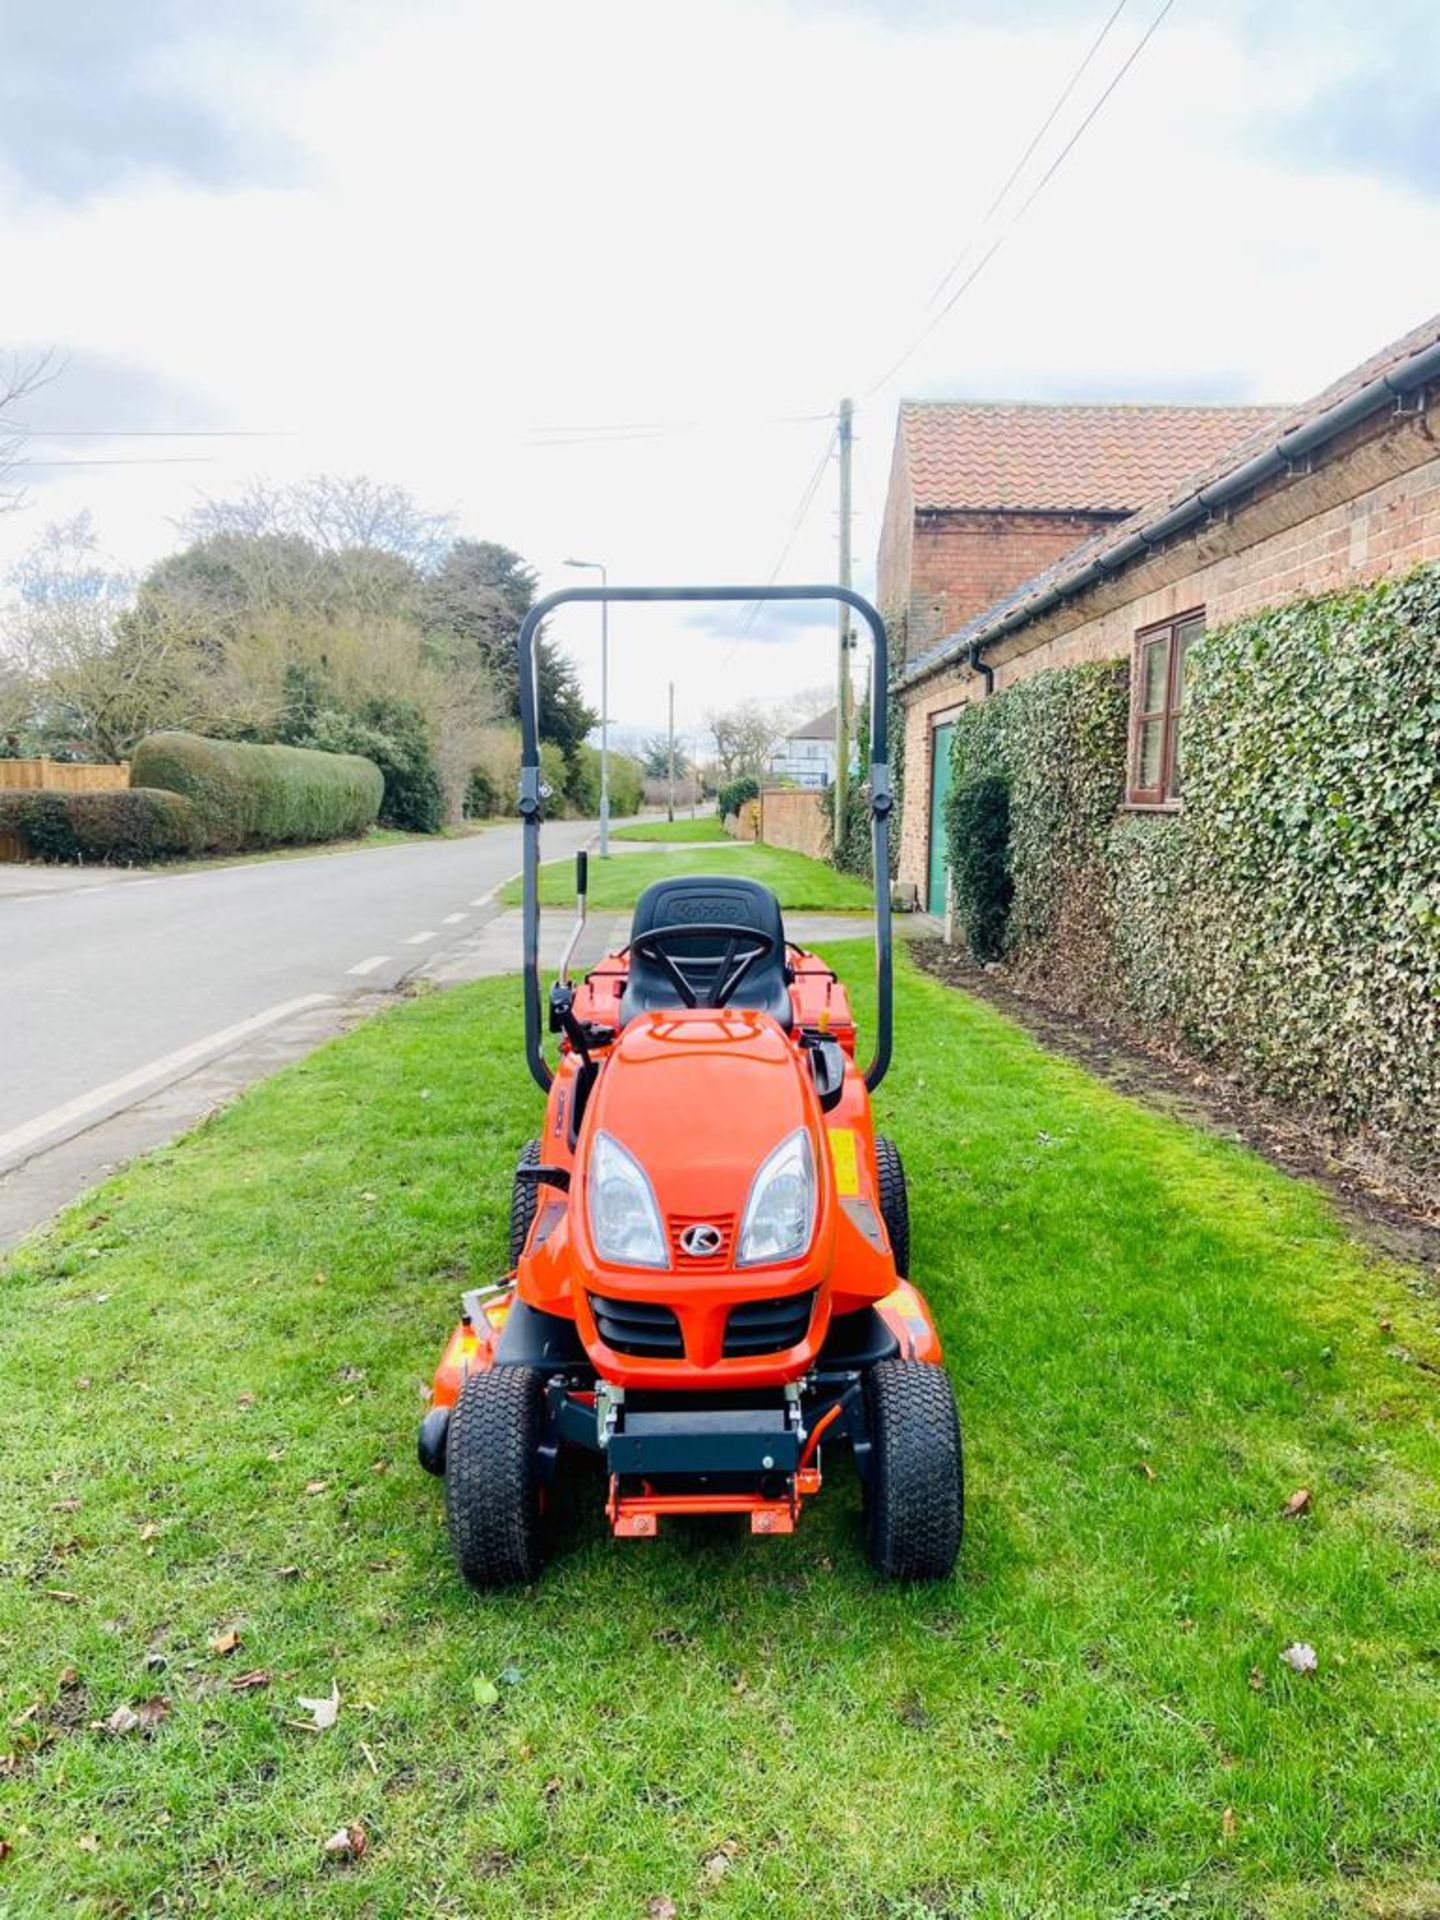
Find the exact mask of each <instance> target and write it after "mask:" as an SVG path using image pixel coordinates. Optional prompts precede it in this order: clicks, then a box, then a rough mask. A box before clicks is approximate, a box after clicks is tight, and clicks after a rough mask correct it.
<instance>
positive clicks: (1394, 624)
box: [950, 567, 1440, 1171]
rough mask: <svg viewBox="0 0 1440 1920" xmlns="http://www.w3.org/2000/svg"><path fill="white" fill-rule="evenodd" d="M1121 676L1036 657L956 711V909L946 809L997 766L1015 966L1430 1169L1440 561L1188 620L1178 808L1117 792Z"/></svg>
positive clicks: (1436, 1002)
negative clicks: (1250, 611)
mask: <svg viewBox="0 0 1440 1920" xmlns="http://www.w3.org/2000/svg"><path fill="white" fill-rule="evenodd" d="M1128 681H1129V672H1128V666H1127V664H1126V663H1124V662H1114V663H1107V664H1106V665H1104V666H1100V667H1081V668H1076V669H1073V670H1070V671H1055V672H1050V673H1043V674H1038V675H1036V676H1035V678H1034V679H1032V680H1029V681H1025V682H1022V683H1020V684H1019V685H1017V686H1015V687H1012V688H1008V689H1007V690H1006V691H1005V692H1003V693H1000V694H997V695H995V696H994V697H993V698H992V699H990V700H988V701H985V702H983V703H981V704H979V705H976V706H972V707H969V708H967V709H966V710H965V711H964V713H963V714H962V715H961V716H960V719H959V721H958V723H957V726H956V731H955V749H954V776H955V780H954V788H953V791H952V799H951V808H950V829H951V858H952V863H954V864H955V872H956V888H957V895H959V896H960V907H961V919H962V922H964V923H966V924H968V923H969V917H970V915H971V914H973V913H978V912H979V909H980V896H979V893H978V891H977V888H976V884H975V881H974V880H973V878H972V877H971V867H967V864H966V861H965V860H964V859H961V858H960V855H961V853H962V845H961V838H962V836H961V835H960V834H959V833H958V832H957V829H958V828H959V827H960V826H961V823H962V819H963V817H964V810H965V809H966V807H967V806H970V805H972V804H973V797H974V794H975V791H976V789H977V786H978V784H979V783H980V782H982V781H985V780H992V779H996V778H999V779H1003V780H1004V781H1005V782H1006V783H1007V784H1008V789H1009V820H1008V830H1007V831H1006V833H1005V836H1004V845H1003V848H1001V850H1000V857H1001V858H1003V862H1004V866H1005V870H1006V871H1007V873H1008V876H1009V879H1010V882H1011V886H1012V888H1013V900H1012V904H1011V907H1010V911H1009V914H1008V916H1007V918H1006V921H1005V926H1004V931H1003V936H1002V949H1003V953H1004V956H1005V958H1006V959H1007V961H1009V962H1010V963H1011V964H1012V965H1013V967H1014V968H1015V970H1016V972H1017V973H1018V974H1019V975H1020V976H1021V977H1022V978H1024V979H1027V980H1029V981H1031V982H1033V983H1034V984H1035V985H1037V986H1039V987H1041V988H1042V989H1043V990H1044V991H1046V992H1047V993H1049V994H1050V995H1051V996H1052V997H1055V998H1058V999H1060V1000H1061V1001H1062V1002H1063V1003H1065V1004H1068V1005H1071V1006H1074V1007H1077V1008H1080V1009H1083V1010H1085V1011H1089V1012H1094V1013H1098V1014H1100V1015H1102V1016H1105V1017H1111V1018H1117V1019H1120V1020H1122V1021H1124V1022H1127V1023H1129V1024H1131V1025H1133V1026H1136V1027H1142V1028H1144V1029H1145V1030H1146V1031H1147V1033H1149V1034H1151V1035H1152V1036H1156V1035H1158V1036H1159V1037H1161V1038H1168V1039H1169V1040H1170V1041H1171V1042H1173V1043H1177V1044H1178V1045H1180V1046H1181V1047H1183V1048H1185V1049H1187V1050H1188V1051H1190V1052H1192V1053H1196V1054H1199V1055H1201V1056H1203V1057H1206V1058H1209V1059H1214V1060H1217V1061H1220V1062H1222V1063H1223V1064H1224V1065H1225V1066H1227V1067H1228V1068H1229V1069H1230V1070H1232V1071H1234V1072H1235V1073H1236V1074H1237V1075H1238V1077H1239V1078H1240V1079H1241V1080H1242V1081H1244V1082H1245V1083H1247V1084H1248V1085H1250V1086H1251V1087H1252V1088H1254V1089H1255V1090H1257V1091H1260V1092H1264V1093H1267V1094H1272V1095H1275V1096H1277V1097H1279V1098H1282V1099H1287V1100H1291V1101H1295V1102H1299V1103H1302V1104H1304V1105H1307V1106H1310V1107H1312V1108H1314V1109H1316V1110H1318V1111H1320V1112H1322V1113H1323V1114H1324V1115H1325V1116H1326V1117H1327V1118H1328V1120H1329V1121H1330V1122H1331V1124H1332V1125H1333V1126H1334V1127H1335V1128H1336V1129H1337V1130H1338V1131H1340V1132H1343V1133H1349V1134H1354V1135H1367V1136H1372V1137H1373V1138H1374V1139H1375V1140H1376V1141H1377V1142H1378V1143H1379V1144H1381V1145H1383V1146H1384V1147H1385V1148H1386V1150H1387V1151H1392V1152H1398V1153H1399V1154H1400V1155H1401V1156H1402V1157H1404V1158H1406V1159H1408V1160H1410V1161H1411V1162H1412V1163H1414V1164H1416V1165H1419V1166H1420V1167H1421V1168H1422V1169H1423V1170H1426V1171H1440V569H1437V568H1434V567H1427V568H1422V569H1420V570H1419V571H1417V572H1415V573H1413V574H1411V575H1409V576H1407V577H1406V578H1404V579H1402V580H1392V581H1384V582H1381V583H1379V584H1378V585H1374V586H1370V587H1365V588H1361V589H1357V590H1353V591H1350V592H1346V593H1340V594H1330V595H1325V596H1322V597H1318V598H1312V599H1306V600H1299V601H1294V602H1292V603H1290V604H1288V605H1286V606H1283V607H1279V608H1275V609H1272V610H1270V611H1267V612H1263V613H1259V614H1255V615H1253V616H1250V617H1248V618H1245V619H1243V620H1238V621H1235V622H1233V623H1232V624H1230V625H1229V626H1226V627H1222V628H1217V629H1215V630H1214V631H1213V632H1210V633H1207V634H1205V635H1204V636H1203V637H1202V638H1201V639H1200V640H1199V641H1197V642H1196V643H1195V644H1194V646H1193V647H1192V650H1191V653H1190V655H1189V672H1188V682H1187V709H1186V713H1185V718H1184V723H1183V724H1184V745H1185V804H1184V809H1183V811H1182V812H1180V813H1177V814H1170V815H1146V814H1127V813H1125V812H1123V811H1122V810H1121V809H1120V802H1121V800H1122V798H1123V791H1124V778H1125V760H1126V745H1127V713H1128ZM998 831H999V829H998V828H997V829H996V833H997V834H998ZM992 838H993V836H992ZM990 851H991V853H992V855H993V854H994V852H995V847H994V846H993V845H992V846H991V849H990ZM970 853H971V856H972V858H971V866H972V867H973V854H974V849H973V847H972V848H971V850H970Z"/></svg>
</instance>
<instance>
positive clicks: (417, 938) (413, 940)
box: [405, 927, 435, 947]
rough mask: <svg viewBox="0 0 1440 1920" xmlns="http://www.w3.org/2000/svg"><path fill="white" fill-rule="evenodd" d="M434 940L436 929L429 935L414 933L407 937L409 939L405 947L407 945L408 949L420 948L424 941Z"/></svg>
mask: <svg viewBox="0 0 1440 1920" xmlns="http://www.w3.org/2000/svg"><path fill="white" fill-rule="evenodd" d="M434 938H435V931H434V929H433V927H432V928H431V930H430V932H429V933H412V934H410V935H409V936H408V937H407V939H406V941H405V945H406V946H407V947H418V946H420V945H421V944H422V943H423V942H424V941H426V940H433V939H434Z"/></svg>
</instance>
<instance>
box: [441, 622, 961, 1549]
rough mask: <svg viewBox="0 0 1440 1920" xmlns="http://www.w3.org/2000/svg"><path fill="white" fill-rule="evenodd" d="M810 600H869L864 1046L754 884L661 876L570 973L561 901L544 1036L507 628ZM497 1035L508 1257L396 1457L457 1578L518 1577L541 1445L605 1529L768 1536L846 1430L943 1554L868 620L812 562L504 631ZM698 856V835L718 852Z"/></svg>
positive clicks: (881, 652) (470, 1315)
mask: <svg viewBox="0 0 1440 1920" xmlns="http://www.w3.org/2000/svg"><path fill="white" fill-rule="evenodd" d="M811 598H821V599H831V600H839V601H843V602H845V603H846V604H847V605H849V606H851V607H853V608H854V609H855V610H856V611H857V612H858V613H860V614H861V615H862V616H863V617H864V618H865V620H866V621H868V623H869V626H870V629H871V633H872V635H873V637H874V649H875V651H874V662H873V666H872V672H871V687H872V689H873V712H872V716H871V731H870V738H871V742H872V746H873V760H872V764H871V768H870V787H869V805H870V813H871V820H872V841H873V851H874V871H875V874H876V876H877V880H876V888H875V920H876V952H877V961H878V965H877V974H878V980H877V985H878V994H877V1042H876V1048H875V1054H874V1057H873V1059H872V1060H871V1062H870V1064H869V1066H868V1068H866V1069H865V1070H864V1071H863V1072H862V1070H861V1069H860V1068H859V1067H857V1065H856V1063H855V1026H854V1022H853V1020H852V1018H851V1013H850V1004H849V1000H848V998H847V996H846V992H845V988H844V987H843V986H842V985H841V983H840V981H839V980H838V979H837V978H836V976H835V975H834V974H833V973H832V972H831V971H830V969H829V968H828V967H827V966H826V965H825V964H824V963H823V961H821V960H820V959H818V958H817V957H816V956H815V955H814V954H812V953H807V952H805V951H804V950H803V949H802V948H800V947H797V946H794V945H793V944H791V943H789V942H787V940H786V938H785V931H784V927H783V924H782V921H781V917H780V907H779V904H778V903H777V901H776V899H775V897H774V895H773V894H772V893H770V892H769V890H768V889H767V888H765V887H762V886H760V885H759V884H758V883H757V882H755V881H753V880H744V879H739V878H727V877H719V876H717V877H715V878H711V879H697V878H689V877H687V878H683V879H673V880H658V881H656V882H655V884H654V885H653V886H651V887H648V888H647V889H646V890H645V892H644V893H643V894H642V895H641V897H640V900H639V903H638V904H637V906H636V908H635V918H634V923H633V925H632V928H631V932H630V940H629V943H628V945H627V946H625V947H622V948H621V949H620V950H619V951H618V952H615V953H611V954H608V955H607V956H606V957H605V958H604V959H603V960H602V961H601V962H600V964H599V965H598V966H596V967H595V968H594V969H593V970H592V971H591V972H590V973H589V974H588V975H587V976H586V977H585V979H584V981H583V983H582V984H575V983H574V982H572V980H571V978H570V957H571V955H572V954H573V953H574V951H575V946H576V943H577V941H578V939H579V935H580V931H581V928H582V927H583V924H584V918H585V855H584V854H581V855H580V856H579V859H578V861H577V867H578V875H577V879H578V892H579V895H580V907H579V916H578V918H577V920H576V924H575V930H574V933H573V934H572V936H571V940H570V944H569V947H568V948H567V951H566V955H565V958H564V960H563V961H562V963H561V972H560V978H559V980H558V981H557V982H556V984H555V986H554V987H553V988H552V989H551V993H550V1001H549V1024H550V1030H551V1032H552V1033H556V1034H558V1035H559V1036H560V1044H559V1054H558V1059H557V1063H556V1065H555V1067H554V1068H553V1069H552V1068H551V1067H550V1066H549V1065H548V1064H547V1063H546V1060H545V1057H544V1050H543V1043H542V1039H541V998H540V972H539V932H540V905H539V873H538V870H539V858H540V849H539V841H540V819H541V810H542V798H543V792H544V790H543V789H542V787H541V784H540V753H539V739H538V733H537V724H536V723H537V713H536V697H537V696H536V679H535V638H536V632H537V629H538V627H539V623H540V621H541V620H542V619H543V618H544V617H545V616H546V615H547V614H548V613H549V612H550V611H551V610H552V609H553V608H554V607H556V606H558V605H560V604H561V603H563V602H568V601H577V600H578V601H595V600H603V599H608V600H612V601H630V602H634V601H657V600H658V601H691V600H731V601H751V600H799V599H811ZM519 648H520V688H521V738H522V769H521V790H520V812H521V815H522V819H523V822H524V842H525V888H524V975H523V985H524V1000H525V1046H526V1054H527V1058H528V1062H529V1066H530V1071H531V1073H532V1074H533V1076H534V1078H535V1080H536V1081H537V1082H538V1084H539V1085H540V1087H541V1088H542V1089H543V1090H544V1091H545V1093H546V1096H547V1098H546V1106H545V1120H544V1125H543V1127H542V1130H541V1133H540V1137H539V1138H538V1139H537V1140H532V1141H530V1143H529V1144H528V1145H527V1146H526V1147H525V1149H524V1151H523V1153H522V1154H521V1156H520V1164H519V1166H518V1167H517V1168H516V1171H515V1184H514V1193H513V1199H512V1203H511V1214H510V1260H511V1265H512V1268H513V1272H512V1273H510V1274H509V1275H508V1276H507V1277H506V1278H505V1279H504V1280H503V1281H500V1282H498V1283H497V1284H496V1285H495V1286H493V1287H490V1288H487V1289H481V1290H478V1291H475V1292H471V1293H467V1294H466V1295H465V1298H464V1303H463V1304H464V1313H463V1317H462V1319H461V1321H460V1324H459V1326H458V1327H457V1328H456V1329H455V1332H454V1334H453V1335H452V1336H451V1339H450V1343H449V1345H448V1346H447V1347H446V1349H445V1353H444V1356H443V1358H442V1359H441V1362H440V1366H439V1370H438V1372H437V1373H436V1375H435V1384H434V1389H433V1394H432V1399H431V1405H430V1408H429V1411H428V1412H427V1413H426V1415H425V1417H424V1419H423V1421H422V1422H421V1427H420V1459H421V1463H422V1464H423V1465H424V1466H425V1467H427V1468H428V1469H429V1470H430V1471H431V1472H434V1473H438V1474H443V1476H444V1479H445V1508H446V1514H447V1518H448V1523H449V1531H450V1540H451V1544H452V1546H453V1548H454V1552H455V1558H456V1560H457V1561H458V1563H459V1566H460V1571H461V1572H462V1573H463V1574H464V1576H465V1578H466V1579H467V1580H469V1581H471V1582H473V1584H474V1585H476V1586H479V1587H500V1586H505V1585H508V1584H510V1583H513V1582H516V1581H527V1580H531V1579H533V1578H534V1577H535V1575H536V1574H537V1573H538V1572H539V1569H540V1565H541V1561H542V1558H543V1551H544V1545H545V1534H546V1520H547V1505H548V1495H549V1490H550V1488H551V1485H552V1483H553V1481H554V1479H555V1476H556V1475H557V1473H560V1472H563V1470H564V1466H565V1458H566V1452H567V1450H568V1449H571V1448H577V1449H579V1448H583V1449H586V1450H588V1451H590V1452H592V1453H598V1454H599V1455H600V1456H601V1459H602V1461H603V1467H604V1473H605V1478H606V1485H607V1488H608V1494H607V1499H606V1507H605V1511H606V1516H607V1518H608V1519H609V1521H610V1524H611V1526H612V1527H613V1529H614V1531H615V1533H616V1534H618V1535H619V1536H621V1537H622V1538H624V1539H643V1538H648V1537H650V1536H652V1535H654V1534H655V1533H657V1532H658V1531H659V1529H660V1527H661V1526H662V1525H663V1524H664V1523H665V1521H666V1520H667V1519H668V1518H670V1517H671V1516H672V1515H679V1514H744V1515H747V1516H748V1518H749V1523H750V1530H751V1532H752V1533H762V1534H763V1533H789V1532H791V1531H792V1530H793V1528H794V1526H795V1523H796V1520H797V1519H798V1517H799V1513H800V1508H801V1504H802V1502H803V1501H804V1500H805V1499H806V1498H807V1497H808V1496H809V1495H811V1494H813V1493H816V1492H818V1490H819V1487H820V1473H821V1460H822V1447H823V1448H824V1450H825V1451H827V1452H828V1450H829V1448H830V1447H831V1445H832V1444H833V1443H838V1442H840V1441H842V1440H843V1441H848V1442H849V1445H850V1448H851V1451H852V1453H853V1455H854V1458H855V1462H856V1465H857V1467H858V1470H859V1474H860V1479H861V1482H862V1486H863V1489H864V1498H865V1514H866V1540H867V1545H868V1550H869V1555H870V1559H871V1561H872V1562H873V1564H874V1565H875V1567H876V1568H878V1569H879V1571H880V1572H881V1573H883V1574H887V1575H891V1576H893V1577H896V1578H899V1579H935V1578H939V1577H941V1576H943V1575H945V1574H948V1573H949V1572H950V1570H951V1568H952V1567H953V1565H954V1562H955V1556H956V1553H957V1552H958V1550H959V1546H960V1533H961V1524H962V1498H963V1492H962V1471H961V1456H960V1429H959V1422H958V1418H957V1415H956V1410H955V1399H954V1395H953V1393H952V1391H951V1387H950V1380H949V1377H948V1375H947V1374H946V1372H945V1370H944V1368H943V1367H942V1365H941V1363H940V1342H939V1340H938V1338H937V1337H936V1333H935V1328H934V1325H933V1323H932V1321H931V1318H930V1314H929V1310H928V1309H927V1307H926V1305H925V1302H924V1300H923V1299H922V1298H921V1296H920V1294H919V1293H918V1292H917V1291H916V1289H915V1288H914V1287H913V1286H912V1285H911V1284H910V1281H909V1279H908V1277H907V1276H908V1272H909V1219H908V1213H907V1203H906V1193H905V1175H904V1172H903V1170H902V1168H901V1165H900V1156H899V1154H898V1153H897V1152H896V1149H895V1146H894V1143H893V1142H892V1141H890V1140H887V1139H885V1138H884V1136H883V1135H878V1134H877V1133H876V1132H875V1126H874V1120H873V1117H872V1115H871V1111H870V1094H871V1092H872V1091H873V1089H874V1088H875V1087H876V1086H878V1085H879V1083H880V1081H881V1079H882V1078H883V1077H884V1074H885V1070H886V1067H887V1065H888V1063H889V1058H890V1033H891V995H892V987H891V929H890V900H889V888H888V882H887V878H886V876H887V875H888V873H889V862H888V826H889V813H890V808H891V794H890V783H889V769H888V764H887V754H886V737H885V736H886V726H885V721H886V714H885V689H886V684H887V678H886V648H885V629H884V626H883V623H882V622H881V620H880V616H879V615H878V614H877V613H876V611H875V609H874V608H873V607H871V606H870V605H869V604H868V602H866V601H865V600H863V599H861V597H860V596H859V595H858V594H854V593H851V592H849V591H848V590H845V589H842V588H838V587H789V588H786V587H768V588H754V587H719V588H698V587H697V588H673V589H662V588H641V587H632V588H624V587H600V588H573V589H569V590H567V591H565V592H561V593H556V594H552V595H551V596H550V597H549V598H548V599H545V600H542V601H541V602H540V603H539V604H538V605H537V606H536V607H534V608H533V609H532V611H531V612H530V614H529V615H528V616H527V618H526V620H525V623H524V626H523V627H522V628H521V632H520V639H519ZM716 864H717V866H723V862H722V861H717V862H716Z"/></svg>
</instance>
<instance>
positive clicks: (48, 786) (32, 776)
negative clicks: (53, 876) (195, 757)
mask: <svg viewBox="0 0 1440 1920" xmlns="http://www.w3.org/2000/svg"><path fill="white" fill-rule="evenodd" d="M129 784H130V762H129V761H128V760H122V761H121V762H120V764H119V765H118V766H102V765H99V764H95V763H92V762H89V761H75V760H48V759H44V758H42V759H39V760H0V793H115V792H117V791H118V790H119V789H120V788H121V787H128V786H129ZM24 858H25V849H24V847H23V846H22V845H21V844H20V842H19V840H18V839H17V838H16V837H15V835H14V834H13V833H6V832H5V831H4V829H3V828H0V860H23V859H24Z"/></svg>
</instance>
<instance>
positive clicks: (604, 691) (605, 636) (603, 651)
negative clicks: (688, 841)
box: [565, 560, 610, 860]
mask: <svg viewBox="0 0 1440 1920" xmlns="http://www.w3.org/2000/svg"><path fill="white" fill-rule="evenodd" d="M565 564H566V566H567V567H585V568H588V569H589V570H590V571H591V572H592V573H598V574H599V576H600V585H601V586H602V587H607V586H608V585H609V584H610V579H609V575H608V574H607V573H606V571H605V563H604V561H603V560H567V561H566V562H565ZM609 857H610V603H609V601H608V600H602V601H601V602H600V858H601V859H602V860H607V859H609Z"/></svg>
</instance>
